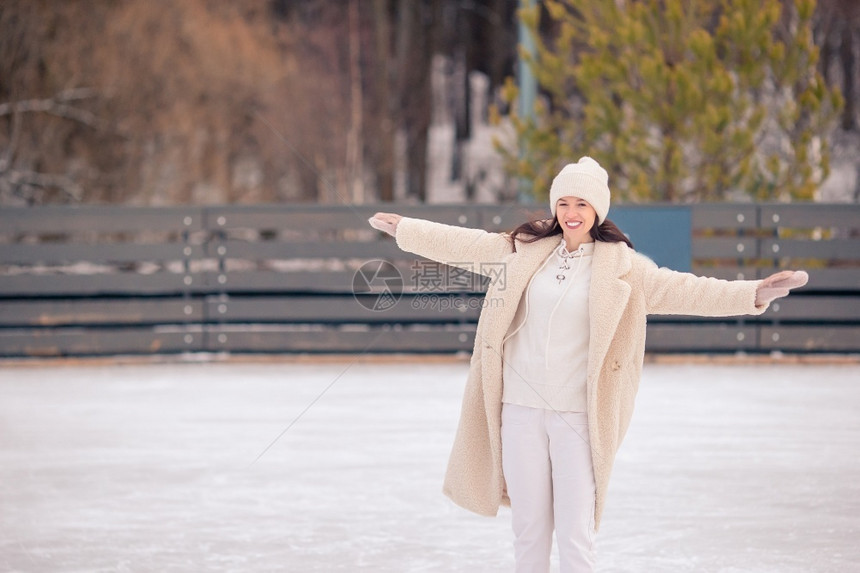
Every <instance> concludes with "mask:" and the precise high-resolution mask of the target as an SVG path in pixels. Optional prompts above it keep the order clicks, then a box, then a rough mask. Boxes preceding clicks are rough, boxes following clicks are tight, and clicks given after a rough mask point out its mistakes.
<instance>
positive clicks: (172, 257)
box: [0, 243, 204, 265]
mask: <svg viewBox="0 0 860 573" xmlns="http://www.w3.org/2000/svg"><path fill="white" fill-rule="evenodd" d="M203 256H204V254H203V247H202V246H201V245H188V244H185V243H163V244H151V245H147V244H140V243H114V244H92V245H90V244H85V243H57V244H50V243H49V244H46V243H39V244H23V243H17V244H0V263H6V264H16V263H17V264H27V265H38V264H59V263H76V262H81V261H86V262H88V263H98V264H101V263H126V262H144V261H158V262H164V261H181V260H188V259H201V258H203Z"/></svg>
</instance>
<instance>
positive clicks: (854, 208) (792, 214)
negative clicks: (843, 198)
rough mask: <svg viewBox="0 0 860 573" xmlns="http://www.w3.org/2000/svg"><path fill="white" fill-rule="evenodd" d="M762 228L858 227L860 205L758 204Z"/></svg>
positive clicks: (859, 225) (859, 222) (859, 226)
mask: <svg viewBox="0 0 860 573" xmlns="http://www.w3.org/2000/svg"><path fill="white" fill-rule="evenodd" d="M760 225H761V227H763V228H771V227H793V228H803V229H811V228H814V227H824V228H838V227H841V228H844V229H860V205H857V204H851V203H847V204H841V205H822V204H810V203H794V204H784V203H781V204H763V205H761V206H760Z"/></svg>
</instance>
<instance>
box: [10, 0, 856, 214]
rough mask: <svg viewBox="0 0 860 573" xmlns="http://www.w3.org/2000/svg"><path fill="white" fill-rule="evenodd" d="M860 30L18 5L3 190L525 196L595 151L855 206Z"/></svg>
mask: <svg viewBox="0 0 860 573" xmlns="http://www.w3.org/2000/svg"><path fill="white" fill-rule="evenodd" d="M858 35H860V3H858V2H856V1H854V0H819V1H818V2H815V1H814V0H765V1H747V0H727V1H716V0H700V1H698V2H682V1H680V0H667V1H659V2H658V1H656V0H641V1H630V0H609V1H603V2H584V1H581V0H569V1H567V2H553V1H548V2H537V3H535V2H533V1H525V0H524V1H523V2H522V3H521V2H518V1H517V0H339V1H323V0H247V1H243V2H231V1H229V0H185V1H183V2H170V1H166V0H156V1H146V0H127V1H115V0H69V1H64V2H56V1H50V0H4V1H3V2H2V3H0V205H42V204H58V203H61V204H70V203H71V204H77V203H87V204H90V203H111V204H132V205H148V206H160V205H177V204H182V205H187V204H198V205H199V204H225V203H260V202H263V203H271V202H277V203H293V202H313V203H326V204H328V203H364V202H374V201H407V202H430V203H434V202H435V203H443V202H481V203H487V202H504V201H511V200H516V199H520V200H527V199H529V198H531V197H533V196H537V197H538V198H540V197H542V196H543V194H545V193H546V187H547V184H548V179H549V178H550V177H551V176H552V174H554V173H555V172H556V171H557V169H558V167H559V166H560V165H561V164H562V163H564V162H565V161H569V160H571V159H576V158H578V157H579V156H580V155H584V154H589V155H592V156H595V157H596V158H597V159H598V160H600V161H601V162H602V163H603V164H605V165H606V166H607V168H608V169H609V171H610V173H612V174H613V193H614V194H615V199H616V200H619V201H620V200H629V201H633V202H647V201H675V202H691V201H701V200H709V201H710V200H726V199H730V200H744V199H746V200H749V199H774V198H776V199H781V200H789V199H806V200H808V199H815V200H821V201H839V202H857V201H858V200H860V178H858V169H860V162H858V159H857V158H858V157H860V143H859V142H860V135H858V122H857V121H858V111H857V107H858V106H857V100H858V89H857V87H858V73H857V72H858V51H860V37H858ZM531 78H534V81H535V82H536V88H531V87H529V86H528V85H526V90H525V91H523V89H522V87H523V85H524V84H523V82H524V81H525V82H528V81H530V79H531ZM533 90H534V93H535V95H532V93H533ZM524 104H525V105H524Z"/></svg>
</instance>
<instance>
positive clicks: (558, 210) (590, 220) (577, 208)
mask: <svg viewBox="0 0 860 573" xmlns="http://www.w3.org/2000/svg"><path fill="white" fill-rule="evenodd" d="M555 218H556V219H557V220H558V224H559V225H561V229H562V231H563V233H564V240H565V242H566V243H567V248H568V250H571V249H576V248H578V247H579V245H580V244H581V243H590V242H592V241H593V240H594V239H592V238H591V235H590V234H589V231H590V230H591V227H593V226H594V223H595V221H597V212H596V211H595V210H594V208H593V207H592V206H591V205H590V204H589V203H588V201H586V200H585V199H580V198H579V197H572V196H566V197H562V198H561V199H559V200H558V201H557V202H556V204H555Z"/></svg>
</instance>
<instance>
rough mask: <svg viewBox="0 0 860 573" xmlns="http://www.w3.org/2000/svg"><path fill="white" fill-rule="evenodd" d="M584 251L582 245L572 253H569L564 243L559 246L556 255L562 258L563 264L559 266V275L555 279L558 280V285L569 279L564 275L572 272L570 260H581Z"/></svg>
mask: <svg viewBox="0 0 860 573" xmlns="http://www.w3.org/2000/svg"><path fill="white" fill-rule="evenodd" d="M583 251H584V249H583V248H582V245H580V246H579V248H578V249H576V250H575V251H573V252H572V253H571V252H570V251H568V250H567V248H565V244H564V243H562V244H561V245H559V246H558V250H557V251H556V253H557V254H558V256H559V257H561V264H560V265H559V266H558V274H557V275H555V278H556V279H557V280H558V284H561V283H562V281H563V280H564V279H566V278H567V276H565V274H564V273H565V272H566V271H569V270H570V264H569V263H568V261H569V260H570V259H577V258H581V257H582V254H583Z"/></svg>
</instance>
